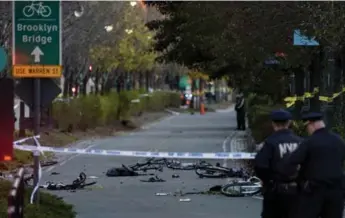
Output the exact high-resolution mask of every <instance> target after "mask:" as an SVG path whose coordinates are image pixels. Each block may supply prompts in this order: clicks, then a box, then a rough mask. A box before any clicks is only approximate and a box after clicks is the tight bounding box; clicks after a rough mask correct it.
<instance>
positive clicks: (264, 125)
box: [246, 93, 283, 143]
mask: <svg viewBox="0 0 345 218" xmlns="http://www.w3.org/2000/svg"><path fill="white" fill-rule="evenodd" d="M246 104H247V119H248V124H249V128H250V129H251V131H252V136H253V138H254V140H255V142H256V143H261V142H262V141H263V140H264V139H265V138H266V137H267V136H269V135H270V134H271V133H272V131H273V129H272V123H271V119H270V116H269V115H270V113H271V111H272V110H274V109H279V108H283V106H282V105H279V104H274V102H273V101H272V99H271V98H270V96H268V95H263V96H262V95H257V94H255V93H249V94H248V97H247V103H246Z"/></svg>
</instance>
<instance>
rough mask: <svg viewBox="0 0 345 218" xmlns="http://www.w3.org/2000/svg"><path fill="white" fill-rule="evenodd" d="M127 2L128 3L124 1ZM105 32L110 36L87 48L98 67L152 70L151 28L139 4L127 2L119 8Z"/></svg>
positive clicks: (154, 56) (153, 57)
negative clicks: (110, 29) (132, 5)
mask: <svg viewBox="0 0 345 218" xmlns="http://www.w3.org/2000/svg"><path fill="white" fill-rule="evenodd" d="M126 4H127V3H126ZM119 13H121V14H122V16H118V17H117V18H116V19H115V20H114V23H115V25H113V30H112V31H110V32H108V33H107V35H109V40H105V41H102V43H98V44H96V45H94V46H93V47H92V48H91V49H90V58H91V60H92V62H93V64H94V66H95V68H97V69H98V70H101V71H106V72H110V71H112V70H114V69H117V68H121V69H123V70H125V71H127V72H132V71H135V70H151V69H152V68H153V65H154V61H155V59H156V52H154V51H152V47H153V43H154V40H153V36H154V32H152V31H149V30H148V28H147V27H146V26H145V23H144V20H143V14H142V11H141V9H140V7H139V8H138V7H131V6H130V5H129V4H128V5H125V6H124V8H123V9H122V10H121V12H119Z"/></svg>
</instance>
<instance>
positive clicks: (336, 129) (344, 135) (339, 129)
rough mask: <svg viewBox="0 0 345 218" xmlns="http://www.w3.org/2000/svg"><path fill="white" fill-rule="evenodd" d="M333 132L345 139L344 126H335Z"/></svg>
mask: <svg viewBox="0 0 345 218" xmlns="http://www.w3.org/2000/svg"><path fill="white" fill-rule="evenodd" d="M332 130H333V131H334V132H336V133H338V134H339V135H340V136H341V137H342V138H344V139H345V127H344V126H335V127H333V128H332Z"/></svg>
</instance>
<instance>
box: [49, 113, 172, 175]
mask: <svg viewBox="0 0 345 218" xmlns="http://www.w3.org/2000/svg"><path fill="white" fill-rule="evenodd" d="M174 117H175V116H174V115H173V116H169V117H166V118H164V119H161V120H159V121H157V122H154V123H151V124H150V127H152V126H154V125H157V124H158V123H159V122H161V121H163V120H170V119H172V118H174ZM134 134H135V132H131V133H130V134H129V135H134ZM165 141H166V140H165ZM165 141H164V142H163V143H162V144H164V143H165ZM97 145H98V144H94V145H90V146H88V147H86V148H85V149H91V148H93V147H95V146H97ZM149 151H150V150H149ZM80 155H81V154H76V155H73V156H71V157H69V158H68V159H66V160H64V161H62V162H61V163H59V164H58V165H55V166H51V167H49V168H48V169H46V170H45V171H44V172H50V171H52V170H53V169H55V167H57V166H63V165H65V164H66V163H67V162H68V161H71V160H73V159H74V158H76V157H78V156H80Z"/></svg>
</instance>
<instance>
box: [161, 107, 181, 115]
mask: <svg viewBox="0 0 345 218" xmlns="http://www.w3.org/2000/svg"><path fill="white" fill-rule="evenodd" d="M164 111H166V112H168V113H171V114H172V115H176V116H177V115H180V113H179V112H176V111H173V110H170V109H165V110H164Z"/></svg>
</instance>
